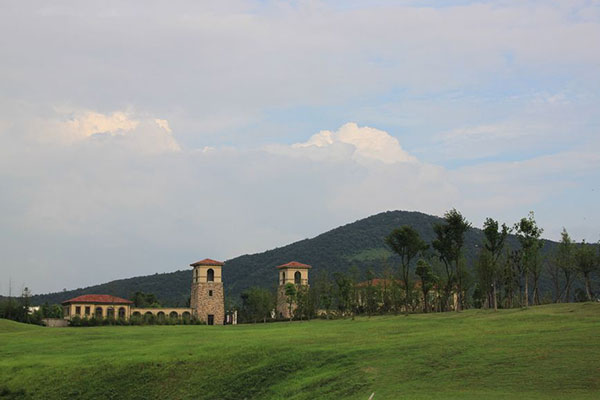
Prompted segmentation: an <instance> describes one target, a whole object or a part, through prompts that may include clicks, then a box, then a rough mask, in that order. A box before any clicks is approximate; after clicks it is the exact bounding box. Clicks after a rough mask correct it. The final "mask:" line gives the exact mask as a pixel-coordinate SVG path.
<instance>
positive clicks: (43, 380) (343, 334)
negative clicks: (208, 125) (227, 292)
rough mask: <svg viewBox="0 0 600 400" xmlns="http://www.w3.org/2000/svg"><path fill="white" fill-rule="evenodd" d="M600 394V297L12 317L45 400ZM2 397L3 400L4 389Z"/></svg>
mask: <svg viewBox="0 0 600 400" xmlns="http://www.w3.org/2000/svg"><path fill="white" fill-rule="evenodd" d="M372 392H375V396H374V400H379V399H397V398H473V399H475V398H565V397H569V398H590V399H592V398H598V397H599V396H600V304H590V303H586V304H560V305H551V306H542V307H532V308H529V309H527V310H501V311H499V312H497V313H494V312H491V311H479V310H472V311H465V312H462V313H444V314H429V315H410V316H407V317H405V316H384V317H372V318H357V319H356V320H350V319H347V320H337V321H323V320H315V321H310V322H294V323H285V322H284V323H273V324H258V325H238V326H225V327H217V326H215V327H211V326H131V327H121V326H115V327H108V326H107V327H94V328H54V329H52V328H40V327H34V326H30V325H22V324H16V323H13V322H11V321H5V320H0V393H4V395H5V396H7V397H10V396H13V397H23V396H25V397H33V398H57V399H58V398H67V397H77V398H89V399H92V398H93V399H98V398H128V399H129V398H132V399H146V398H175V399H198V398H201V399H244V398H248V399H250V398H257V399H263V398H266V399H339V398H352V399H367V398H368V397H369V395H370V394H371V393H372ZM0 396H1V395H0Z"/></svg>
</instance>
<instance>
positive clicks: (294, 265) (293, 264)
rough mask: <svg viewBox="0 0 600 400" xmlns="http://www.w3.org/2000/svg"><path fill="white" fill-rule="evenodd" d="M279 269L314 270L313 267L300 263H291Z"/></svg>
mask: <svg viewBox="0 0 600 400" xmlns="http://www.w3.org/2000/svg"><path fill="white" fill-rule="evenodd" d="M277 268H312V267H311V266H310V265H308V264H302V263H299V262H298V261H290V262H289V263H287V264H283V265H280V266H278V267H277Z"/></svg>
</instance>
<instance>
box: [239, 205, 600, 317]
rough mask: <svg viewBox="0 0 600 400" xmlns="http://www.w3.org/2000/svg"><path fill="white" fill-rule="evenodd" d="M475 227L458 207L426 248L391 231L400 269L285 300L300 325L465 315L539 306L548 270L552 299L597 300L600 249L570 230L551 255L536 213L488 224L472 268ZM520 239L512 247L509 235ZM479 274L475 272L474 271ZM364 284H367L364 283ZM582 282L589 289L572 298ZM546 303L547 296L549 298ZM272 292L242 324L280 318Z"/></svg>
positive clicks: (338, 280) (318, 285)
mask: <svg viewBox="0 0 600 400" xmlns="http://www.w3.org/2000/svg"><path fill="white" fill-rule="evenodd" d="M470 227H471V224H470V223H469V221H467V220H466V219H465V218H464V217H463V216H462V214H461V213H460V212H459V211H457V210H455V209H452V210H450V211H448V212H446V213H445V214H444V218H443V220H442V221H440V222H438V223H435V224H434V225H433V232H434V237H433V238H432V240H431V241H430V243H427V242H426V241H425V240H423V239H422V237H421V235H420V234H419V232H418V231H417V230H416V229H414V228H413V227H412V226H409V225H404V226H401V227H399V228H396V229H393V230H392V231H391V233H389V234H388V235H387V236H386V237H385V239H384V240H385V243H386V245H387V247H388V248H389V249H390V250H391V251H392V252H393V253H394V254H395V255H396V256H397V257H395V261H396V266H392V265H389V264H388V265H387V267H386V268H384V270H383V273H380V274H376V273H375V272H374V270H373V269H370V268H367V269H366V272H365V273H364V274H361V273H360V270H359V269H358V268H356V267H354V268H351V269H350V271H349V272H348V273H345V272H339V271H336V272H334V273H333V274H331V275H330V274H329V273H328V272H327V271H325V270H320V271H319V273H318V274H317V275H316V276H315V278H314V279H313V280H312V284H311V286H309V287H307V286H296V285H293V284H288V285H286V287H285V288H284V293H285V297H286V301H287V304H288V307H289V310H290V311H293V314H294V318H296V319H310V318H314V317H316V316H320V317H325V318H329V317H332V316H347V315H352V316H353V315H357V314H366V315H373V314H379V313H390V312H392V313H398V312H416V311H423V312H430V311H440V312H441V311H448V310H457V311H459V310H461V309H465V308H470V307H487V308H494V309H497V308H510V307H527V306H528V305H529V304H535V305H537V304H541V303H542V299H543V298H544V296H543V295H542V293H541V287H540V277H541V275H542V272H544V270H547V272H548V273H549V275H550V276H551V277H552V282H553V285H554V294H553V296H554V301H556V302H561V301H571V300H581V301H584V300H593V299H594V294H593V291H592V282H593V280H592V276H593V274H595V273H597V272H598V271H599V270H600V245H591V244H587V243H585V241H583V242H581V243H580V244H575V243H574V242H573V241H572V240H571V239H570V238H569V235H568V233H567V232H566V230H563V234H562V241H561V242H560V244H559V245H558V246H556V247H555V248H554V250H553V251H551V252H547V253H546V254H542V251H541V250H542V247H543V244H544V241H543V240H542V239H541V234H542V233H543V230H542V229H541V228H540V227H538V225H537V223H536V221H535V218H534V214H533V213H530V214H529V215H528V216H527V217H525V218H522V219H520V220H519V221H518V222H517V223H515V224H514V225H513V226H512V227H509V226H507V225H506V224H502V225H500V224H499V223H498V221H496V220H494V219H492V218H487V219H486V221H485V223H484V227H483V228H484V229H483V235H482V240H481V241H480V242H479V243H475V244H474V246H473V247H475V248H476V249H479V250H478V253H477V257H475V258H473V259H472V260H473V264H474V265H468V264H469V262H468V261H467V258H466V257H465V254H464V250H465V235H466V233H467V231H468V230H469V229H470ZM511 233H513V234H514V235H516V239H517V240H515V241H513V243H510V241H509V235H510V234H511ZM470 271H473V272H470ZM361 278H362V279H361ZM576 279H580V280H581V281H582V283H583V287H584V288H585V290H581V289H579V290H578V291H576V292H577V293H576V295H575V296H574V297H573V296H571V289H572V287H573V284H574V282H575V281H576ZM546 298H547V296H546ZM275 301H276V300H275V294H274V291H273V290H267V289H262V288H258V287H255V288H252V289H250V290H247V291H245V292H244V293H243V294H242V306H241V308H240V309H239V312H240V321H241V322H258V321H267V320H270V319H272V318H273V317H274V312H273V310H274V308H275Z"/></svg>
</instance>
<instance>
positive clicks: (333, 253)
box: [32, 211, 556, 306]
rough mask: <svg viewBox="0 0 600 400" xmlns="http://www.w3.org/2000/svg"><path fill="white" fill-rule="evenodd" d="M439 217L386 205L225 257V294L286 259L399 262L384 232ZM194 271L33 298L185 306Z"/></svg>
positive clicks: (329, 263)
mask: <svg viewBox="0 0 600 400" xmlns="http://www.w3.org/2000/svg"><path fill="white" fill-rule="evenodd" d="M441 221H442V220H441V218H439V217H435V216H431V215H427V214H423V213H420V212H408V211H387V212H383V213H380V214H376V215H373V216H371V217H368V218H365V219H361V220H358V221H356V222H353V223H350V224H347V225H344V226H341V227H339V228H335V229H333V230H331V231H328V232H325V233H323V234H321V235H319V236H316V237H314V238H312V239H305V240H301V241H298V242H295V243H292V244H289V245H287V246H283V247H279V248H275V249H273V250H268V251H265V252H263V253H258V254H250V255H243V256H240V257H236V258H233V259H231V260H228V261H227V262H226V265H225V267H224V268H223V279H224V282H225V290H226V295H227V297H228V299H229V301H231V300H233V301H237V299H238V298H239V294H240V293H241V292H242V291H243V290H244V289H246V288H248V287H251V286H263V287H274V286H275V285H276V283H277V273H276V270H275V267H276V266H277V265H280V264H283V263H286V262H288V261H292V260H296V261H301V262H304V263H307V264H310V265H312V266H313V269H312V270H311V276H313V277H314V276H315V274H316V273H318V272H319V271H322V270H326V271H328V272H329V273H333V272H336V271H341V272H346V271H348V270H349V269H350V268H351V267H352V266H356V267H358V268H359V270H360V271H363V273H364V271H366V269H367V268H373V270H374V271H376V272H382V271H383V269H384V266H385V264H386V263H388V264H391V265H394V266H395V265H397V264H396V263H395V259H394V258H390V256H391V253H390V251H389V250H387V249H386V248H385V245H384V237H385V236H387V235H388V234H389V233H390V232H391V231H392V229H394V228H398V227H400V226H402V225H410V226H412V227H413V228H415V229H416V230H417V231H418V232H419V233H420V234H421V236H422V237H423V239H424V240H425V241H426V242H428V243H431V242H432V241H433V239H434V232H433V225H434V224H435V223H438V222H441ZM482 241H483V232H482V231H481V230H480V229H477V228H472V229H470V230H469V231H468V232H467V234H466V237H465V256H466V259H467V262H468V265H469V266H471V265H472V261H473V260H474V258H475V255H476V254H477V246H478V245H481V243H482ZM508 242H509V245H511V246H512V247H513V248H517V247H518V244H517V240H516V237H514V236H511V237H509V240H508ZM555 245H556V243H555V242H551V241H545V245H544V248H543V251H544V252H545V253H546V252H548V251H549V250H551V249H553V248H554V246H555ZM191 279H192V272H191V268H190V270H186V271H176V272H170V273H165V274H154V275H148V276H139V277H135V278H129V279H120V280H116V281H112V282H108V283H104V284H101V285H96V286H90V287H87V288H83V289H76V290H68V291H64V292H57V293H50V294H45V295H36V296H34V297H33V298H32V301H33V303H34V304H41V303H44V302H48V303H60V302H61V301H64V300H66V299H69V298H72V297H75V296H79V295H82V294H89V293H99V294H112V295H115V296H120V297H126V298H128V297H130V295H131V294H132V293H134V292H136V291H138V290H140V291H144V292H151V293H154V294H156V295H157V296H158V298H159V299H160V300H161V302H162V303H163V304H164V305H170V306H182V305H185V303H186V302H187V300H188V298H189V295H190V285H191ZM541 283H542V287H548V283H547V279H546V278H545V277H543V278H542V282H541Z"/></svg>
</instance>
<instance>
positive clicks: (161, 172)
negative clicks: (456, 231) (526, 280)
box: [0, 1, 600, 293]
mask: <svg viewBox="0 0 600 400" xmlns="http://www.w3.org/2000/svg"><path fill="white" fill-rule="evenodd" d="M0 51H1V52H2V54H3V58H2V62H1V63H0V106H1V107H0V194H1V196H0V207H1V208H0V209H1V210H2V211H0V238H2V240H1V241H0V252H1V253H2V254H3V258H4V262H3V263H2V264H0V293H6V292H7V291H8V281H9V279H10V280H11V281H12V282H13V287H15V288H17V290H20V288H22V287H23V286H29V287H30V288H31V289H32V290H33V291H34V292H36V293H40V292H46V291H50V290H60V289H62V288H72V287H81V286H86V285H91V284H95V283H99V282H104V281H108V280H111V279H116V278H122V277H129V276H135V275H142V274H149V273H154V272H165V271H172V270H175V269H180V268H186V267H187V265H188V264H189V263H190V262H193V261H195V260H196V259H201V258H204V257H211V258H217V259H228V258H231V257H235V256H237V255H240V254H244V253H251V252H257V251H263V250H266V249H270V248H273V247H275V246H280V245H284V244H287V243H289V242H292V241H295V240H298V239H303V238H306V237H311V236H314V235H316V234H319V233H321V232H323V231H325V230H328V229H331V228H334V227H336V226H338V225H341V224H344V223H348V222H351V221H354V220H356V219H359V218H364V217H366V216H369V215H371V214H375V213H378V212H382V211H386V210H392V209H406V210H418V211H422V212H426V213H430V214H435V215H441V214H443V212H444V211H445V210H448V209H449V208H452V207H456V208H458V209H459V210H460V211H462V212H463V213H464V214H465V215H466V216H467V218H468V219H469V220H470V221H472V223H473V224H474V225H475V226H481V224H482V223H483V220H484V219H485V217H487V216H492V217H494V218H496V219H499V220H500V221H501V222H506V223H509V224H512V223H514V222H515V221H516V220H517V219H519V218H520V217H523V216H526V215H527V213H528V212H529V211H530V210H533V211H535V213H536V218H537V220H538V222H539V224H540V225H541V226H542V227H543V228H544V236H545V237H547V238H551V239H557V238H558V237H559V236H560V235H559V234H560V231H561V230H562V228H563V226H564V227H566V228H567V230H568V231H569V232H570V233H571V235H572V236H573V237H574V238H575V239H576V240H581V239H583V238H585V239H587V240H588V241H597V240H599V239H600V228H599V227H600V217H599V215H600V213H598V212H597V204H598V200H600V195H599V193H600V187H599V185H598V182H600V173H599V171H600V154H599V150H600V136H599V133H600V113H599V112H598V110H599V109H600V74H599V73H598V71H600V2H599V1H494V2H484V1H442V2H434V1H427V2H424V1H393V2H392V1H390V2H387V1H378V2H363V1H360V2H359V1H356V2H348V1H343V2H320V1H309V2H303V1H296V2H275V1H261V2H249V1H239V2H236V1H231V2H229V1H228V2H218V3H215V4H211V5H206V4H200V3H198V2H192V1H176V2H169V3H164V2H152V1H151V2H144V6H143V7H142V6H141V3H139V2H129V1H113V2H103V3H102V4H97V3H92V2H74V1H59V2H53V3H52V4H49V3H47V2H42V1H39V2H28V3H27V4H23V3H22V2H12V3H10V2H5V3H3V4H2V5H0Z"/></svg>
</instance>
